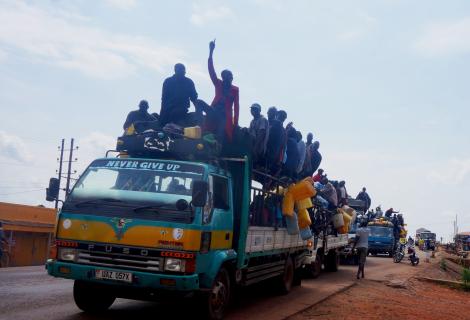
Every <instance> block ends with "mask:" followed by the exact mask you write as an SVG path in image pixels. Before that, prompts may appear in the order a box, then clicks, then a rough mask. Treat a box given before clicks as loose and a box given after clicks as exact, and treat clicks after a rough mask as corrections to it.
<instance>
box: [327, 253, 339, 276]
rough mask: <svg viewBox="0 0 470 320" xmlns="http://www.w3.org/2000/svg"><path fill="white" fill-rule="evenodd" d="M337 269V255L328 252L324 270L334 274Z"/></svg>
mask: <svg viewBox="0 0 470 320" xmlns="http://www.w3.org/2000/svg"><path fill="white" fill-rule="evenodd" d="M338 268H339V254H338V253H337V252H336V251H335V250H330V252H328V254H327V255H326V259H325V270H326V271H328V272H336V271H338Z"/></svg>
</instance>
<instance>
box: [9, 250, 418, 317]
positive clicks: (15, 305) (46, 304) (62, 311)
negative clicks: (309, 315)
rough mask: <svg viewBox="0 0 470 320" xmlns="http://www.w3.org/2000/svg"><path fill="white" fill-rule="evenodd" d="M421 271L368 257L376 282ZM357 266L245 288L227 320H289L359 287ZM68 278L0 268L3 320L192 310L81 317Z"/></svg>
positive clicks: (134, 306) (172, 312)
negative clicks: (286, 284)
mask: <svg viewBox="0 0 470 320" xmlns="http://www.w3.org/2000/svg"><path fill="white" fill-rule="evenodd" d="M421 268H423V266H422V265H419V266H418V267H417V268H413V267H411V266H410V265H409V264H408V263H404V262H402V263H401V264H394V263H393V262H392V260H391V259H389V258H380V257H378V258H369V259H368V262H367V268H366V277H367V278H368V279H372V280H378V281H382V280H389V279H395V278H400V277H402V278H407V277H409V276H410V275H411V274H412V273H413V272H414V271H417V270H420V269H421ZM355 271H356V267H353V266H341V267H340V271H338V272H336V273H324V274H322V275H321V276H320V277H319V278H318V279H309V280H304V281H303V282H302V286H301V287H296V288H294V289H293V291H292V292H291V293H290V294H289V295H286V296H277V295H275V294H274V293H272V292H270V291H269V290H266V285H265V284H260V285H257V286H255V287H251V288H249V289H247V290H243V291H242V294H241V295H240V297H239V298H238V299H237V300H236V301H235V302H234V304H233V306H232V307H231V309H230V310H229V312H228V314H227V319H272V320H275V319H285V318H286V317H288V316H292V315H294V314H296V313H299V312H301V311H302V310H306V309H308V308H309V307H310V306H312V305H313V304H315V303H317V302H319V301H322V300H324V299H326V298H328V297H329V296H331V295H332V294H334V293H336V292H338V291H341V290H345V289H347V288H349V287H350V286H352V285H353V284H355V283H356V280H355ZM72 285H73V282H72V281H70V280H64V279H56V278H52V277H50V276H48V275H47V274H46V272H45V270H44V267H24V268H9V269H0V310H1V313H0V319H36V320H39V319H47V320H59V319H60V320H78V319H80V320H85V319H117V320H119V319H126V320H128V319H132V318H134V319H142V320H145V319H155V317H156V316H158V317H165V316H171V317H172V318H176V319H179V318H182V317H191V318H194V312H193V310H191V308H188V307H185V306H186V304H184V303H182V301H175V303H172V304H158V303H151V302H140V301H132V300H124V299H118V300H117V301H116V302H115V303H114V305H113V306H112V307H111V309H110V310H109V311H108V312H107V313H106V314H105V315H102V316H100V317H92V316H89V315H85V314H84V313H82V312H81V311H80V310H79V309H78V308H77V307H76V306H75V304H74V302H73V298H72Z"/></svg>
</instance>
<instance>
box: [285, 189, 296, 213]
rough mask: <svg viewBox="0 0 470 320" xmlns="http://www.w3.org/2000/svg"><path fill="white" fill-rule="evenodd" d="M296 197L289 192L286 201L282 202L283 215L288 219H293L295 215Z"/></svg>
mask: <svg viewBox="0 0 470 320" xmlns="http://www.w3.org/2000/svg"><path fill="white" fill-rule="evenodd" d="M294 204H295V201H294V197H293V196H292V193H290V192H287V193H286V194H285V195H284V199H283V200H282V214H283V215H285V216H288V217H291V216H293V215H294Z"/></svg>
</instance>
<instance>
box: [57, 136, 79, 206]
mask: <svg viewBox="0 0 470 320" xmlns="http://www.w3.org/2000/svg"><path fill="white" fill-rule="evenodd" d="M74 141H75V140H74V139H73V138H72V139H70V149H65V139H62V143H61V146H60V147H59V150H60V158H57V161H58V162H59V170H56V172H57V173H58V178H59V189H60V190H63V191H65V196H67V195H68V194H69V193H70V180H74V178H72V175H73V174H74V173H76V172H77V171H75V170H74V171H72V162H76V161H77V160H78V159H77V158H75V159H74V158H73V152H74V151H76V150H78V147H74ZM65 151H68V152H69V159H68V161H67V160H65V159H64V152H65ZM65 163H67V174H66V175H65V176H64V175H63V173H64V172H63V171H64V164H65ZM62 178H64V179H65V182H66V185H65V188H64V189H61V188H60V186H61V182H62ZM58 206H59V199H57V200H56V201H55V208H56V209H57V208H58Z"/></svg>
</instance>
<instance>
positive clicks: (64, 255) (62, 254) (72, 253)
mask: <svg viewBox="0 0 470 320" xmlns="http://www.w3.org/2000/svg"><path fill="white" fill-rule="evenodd" d="M76 257H77V250H76V249H70V248H59V254H58V258H59V260H64V261H75V259H76Z"/></svg>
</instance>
